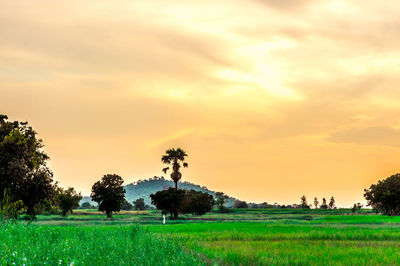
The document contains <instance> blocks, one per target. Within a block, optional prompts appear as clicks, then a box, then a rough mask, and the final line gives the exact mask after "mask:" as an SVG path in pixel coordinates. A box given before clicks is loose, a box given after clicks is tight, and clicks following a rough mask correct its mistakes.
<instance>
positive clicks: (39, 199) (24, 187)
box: [0, 114, 400, 219]
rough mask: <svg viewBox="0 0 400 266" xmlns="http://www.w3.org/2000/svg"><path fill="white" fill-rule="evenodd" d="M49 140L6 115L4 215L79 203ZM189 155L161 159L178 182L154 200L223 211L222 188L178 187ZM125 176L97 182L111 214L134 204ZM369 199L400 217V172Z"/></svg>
mask: <svg viewBox="0 0 400 266" xmlns="http://www.w3.org/2000/svg"><path fill="white" fill-rule="evenodd" d="M43 147H44V145H43V141H42V140H41V139H38V138H37V133H36V131H35V130H34V129H33V128H32V127H31V126H29V125H28V123H27V122H19V121H10V120H8V117H7V116H6V115H1V114H0V192H1V193H2V194H0V215H3V216H4V213H8V215H9V216H16V215H17V214H18V213H19V212H21V211H25V212H26V213H27V214H28V215H30V216H31V217H35V215H36V213H37V212H38V211H42V210H54V209H59V210H61V214H62V215H64V216H65V215H67V214H68V213H69V212H72V210H73V209H74V208H76V207H78V206H79V202H80V200H81V199H82V195H81V194H80V193H77V192H76V191H75V189H74V188H72V187H69V188H66V189H65V188H62V187H60V186H59V184H58V183H57V182H54V180H53V172H52V171H51V170H50V169H49V167H48V166H47V162H48V160H49V159H50V158H49V156H48V155H47V154H46V153H45V152H44V150H43ZM186 157H187V153H186V152H185V151H183V150H182V149H181V148H177V149H174V148H173V149H169V150H167V151H166V153H165V154H164V155H163V156H162V157H161V162H162V163H163V164H165V165H166V167H165V168H163V169H162V170H163V172H164V173H167V172H168V171H170V177H171V179H172V180H173V181H174V185H175V186H174V188H169V189H167V190H162V191H158V192H157V193H155V194H152V195H150V197H151V200H152V204H153V205H154V206H156V208H157V209H159V210H161V211H162V213H163V214H167V213H169V214H170V216H171V218H172V219H176V218H178V215H179V214H180V213H181V214H185V213H191V214H193V215H202V214H204V213H206V212H209V211H211V210H212V209H213V207H214V206H217V208H218V210H219V211H221V212H223V211H226V210H227V208H226V207H225V206H224V204H225V203H226V201H227V200H228V198H229V197H228V196H227V195H225V194H224V193H222V192H217V193H216V195H215V199H214V197H213V196H212V195H209V194H207V193H204V192H200V191H195V190H183V189H178V182H179V181H180V180H181V179H182V173H181V169H182V168H186V167H188V164H187V162H186V161H185V158H186ZM123 182H124V181H123V179H122V178H121V177H120V176H118V175H116V174H107V175H104V176H103V177H102V178H101V179H100V180H99V181H97V182H96V183H95V184H94V185H93V186H92V193H91V198H92V200H93V201H95V202H97V203H98V209H99V210H100V211H103V212H104V213H105V214H106V215H107V217H111V215H112V213H115V212H119V211H120V210H121V209H129V208H132V205H131V204H130V203H128V202H127V201H126V199H125V190H124V188H123V186H122V184H123ZM364 197H365V199H366V200H367V206H371V207H372V208H373V210H375V212H377V213H382V214H385V215H400V174H395V175H392V176H390V177H388V178H386V179H384V180H380V181H379V182H378V183H377V184H373V185H371V186H370V188H369V189H365V193H364ZM134 205H135V208H137V209H141V208H145V206H143V205H144V200H143V199H138V200H137V201H136V202H135V203H134ZM271 206H277V204H274V205H269V204H268V203H266V202H265V203H261V204H255V203H249V204H248V203H246V202H244V201H236V202H235V204H234V206H233V207H234V208H248V207H250V208H254V207H256V208H259V207H262V208H268V207H271ZM312 206H313V207H314V208H320V209H334V208H336V207H335V199H334V197H331V198H330V201H329V203H328V202H327V200H326V199H325V198H323V199H322V202H321V203H320V202H319V200H318V199H317V198H316V197H315V198H314V201H313V205H312V204H308V202H307V199H306V197H305V196H302V197H301V199H300V204H292V205H286V206H285V205H281V206H280V207H291V208H311V207H312ZM362 207H363V206H362V205H361V204H360V203H355V204H354V205H353V207H352V211H353V212H356V211H358V210H360V209H361V208H362Z"/></svg>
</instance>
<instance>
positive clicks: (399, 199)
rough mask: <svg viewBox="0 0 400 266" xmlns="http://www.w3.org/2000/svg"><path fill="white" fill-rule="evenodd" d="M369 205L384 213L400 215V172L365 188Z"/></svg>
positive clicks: (365, 195)
mask: <svg viewBox="0 0 400 266" xmlns="http://www.w3.org/2000/svg"><path fill="white" fill-rule="evenodd" d="M364 192H365V194H364V197H365V199H366V200H367V204H368V205H367V206H371V207H372V208H373V209H374V210H375V211H376V212H380V213H382V214H384V215H400V173H398V174H395V175H392V176H390V177H388V178H386V179H384V180H380V181H378V183H376V184H373V185H371V186H370V188H369V189H365V190H364Z"/></svg>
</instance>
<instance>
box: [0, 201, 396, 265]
mask: <svg viewBox="0 0 400 266" xmlns="http://www.w3.org/2000/svg"><path fill="white" fill-rule="evenodd" d="M0 240H1V241H0V264H5V265H7V264H13V263H15V264H17V265H22V264H27V265H29V264H35V265H36V264H44V263H47V264H62V265H71V264H72V265H266V264H270V265H398V264H400V252H399V250H400V249H399V248H400V217H388V216H382V215H375V214H372V213H371V212H370V211H364V212H363V213H361V214H356V215H351V214H350V213H349V210H323V211H321V210H293V209H287V210H281V209H264V210H263V209H247V210H243V209H241V210H234V211H232V212H230V213H224V214H220V213H209V214H207V215H205V216H202V217H192V216H183V217H182V219H181V220H178V221H167V224H166V225H162V224H161V216H160V213H157V212H155V211H149V212H123V213H121V214H118V215H115V216H114V218H113V219H105V217H104V215H101V214H100V213H98V212H96V211H88V210H87V211H77V212H76V213H75V214H74V215H71V216H69V217H67V218H62V217H60V216H54V215H42V216H39V218H38V221H36V222H34V223H32V224H30V225H26V224H16V225H13V224H8V225H7V224H3V225H0Z"/></svg>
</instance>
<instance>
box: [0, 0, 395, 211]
mask: <svg viewBox="0 0 400 266" xmlns="http://www.w3.org/2000/svg"><path fill="white" fill-rule="evenodd" d="M399 18H400V5H399V3H398V1H376V0H343V1H334V0H333V1H322V0H320V1H317V0H219V1H215V0H214V1H211V0H202V1H199V0H196V1H192V0H185V1H177V0H168V1H165V0H146V1H133V0H126V1H123V0H118V1H101V0H86V1H78V0H69V1H54V0H48V1H9V0H0V93H1V94H0V113H3V114H6V115H8V116H9V118H10V119H11V120H27V121H29V123H30V124H31V125H33V127H34V128H35V130H36V131H38V133H39V137H41V138H42V139H43V140H44V144H45V145H46V147H45V151H46V152H47V153H48V154H49V155H50V157H51V161H50V167H51V169H52V170H53V171H54V174H55V179H56V180H58V181H59V182H60V184H61V185H62V186H74V187H75V188H76V189H77V190H78V191H81V192H82V193H83V194H84V195H88V194H89V193H90V189H91V186H92V184H93V183H94V182H95V181H96V180H98V179H100V178H101V176H102V175H103V174H106V173H116V174H119V175H121V176H122V177H123V178H124V180H125V183H131V182H133V181H136V180H138V179H143V178H148V177H153V176H155V175H158V176H160V175H162V172H161V169H162V168H163V165H162V164H161V161H160V158H161V155H162V154H163V153H164V151H165V150H166V149H167V148H171V147H182V148H183V149H185V150H186V151H187V153H188V154H189V157H188V163H189V168H187V169H184V170H183V180H184V181H190V182H194V183H198V184H200V185H205V186H207V187H209V188H210V189H212V190H217V191H224V192H225V193H227V194H229V195H231V196H234V197H238V198H240V199H243V200H246V201H251V202H263V201H267V202H270V203H274V202H279V203H286V204H288V203H298V202H299V201H300V196H302V195H303V194H304V195H306V196H307V197H308V200H309V201H312V199H313V198H314V196H317V197H319V198H322V197H326V198H330V197H331V196H335V198H336V201H337V204H338V205H339V206H346V207H348V206H350V205H352V204H353V203H354V202H358V201H361V202H364V201H363V189H364V188H367V187H369V186H370V185H371V184H372V183H374V182H376V181H377V180H379V179H382V178H385V177H387V176H389V175H391V174H394V173H396V172H398V171H399V167H400V156H399V155H400V89H399V88H398V84H399V79H400V64H399V63H400V32H399V29H400V19H399Z"/></svg>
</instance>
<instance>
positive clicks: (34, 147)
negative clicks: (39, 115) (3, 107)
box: [0, 115, 55, 217]
mask: <svg viewBox="0 0 400 266" xmlns="http://www.w3.org/2000/svg"><path fill="white" fill-rule="evenodd" d="M36 135H37V133H36V131H35V130H33V128H32V127H30V126H29V125H28V123H27V122H18V121H14V122H11V121H9V120H8V117H7V116H5V115H0V192H1V193H2V192H3V191H5V190H7V193H9V195H10V197H11V201H13V202H16V201H18V200H21V201H22V202H23V203H24V205H25V206H26V211H27V214H29V215H31V216H32V217H35V215H36V208H37V207H38V206H39V205H40V204H43V203H44V202H46V201H48V200H50V199H53V198H54V193H55V190H54V186H53V184H52V183H53V173H52V172H51V171H50V170H49V169H48V168H47V165H46V163H47V161H48V160H49V159H50V158H49V156H48V155H47V154H46V153H45V152H44V151H43V142H42V140H41V139H37V138H36Z"/></svg>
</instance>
